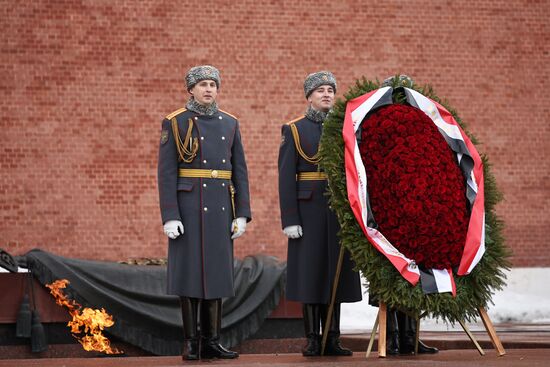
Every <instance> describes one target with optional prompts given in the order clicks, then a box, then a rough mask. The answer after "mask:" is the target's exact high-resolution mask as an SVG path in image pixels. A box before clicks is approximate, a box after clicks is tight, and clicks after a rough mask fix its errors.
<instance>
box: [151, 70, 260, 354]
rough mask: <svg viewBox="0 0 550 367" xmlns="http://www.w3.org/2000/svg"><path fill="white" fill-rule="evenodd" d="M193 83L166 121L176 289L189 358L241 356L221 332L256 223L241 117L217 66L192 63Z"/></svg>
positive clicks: (164, 184) (164, 202)
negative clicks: (224, 96)
mask: <svg viewBox="0 0 550 367" xmlns="http://www.w3.org/2000/svg"><path fill="white" fill-rule="evenodd" d="M185 81H186V85H187V90H188V92H189V94H190V99H189V101H188V103H187V105H186V106H185V108H181V109H179V110H177V111H174V112H173V113H171V114H169V115H168V116H166V118H165V119H164V121H163V122H162V130H161V137H160V149H159V160H158V187H159V198H160V210H161V216H162V222H163V225H164V232H165V234H166V235H167V236H168V237H169V241H168V282H167V284H168V294H172V295H177V296H180V300H181V305H182V318H183V328H184V339H185V342H184V348H183V353H182V356H183V358H184V359H199V358H236V357H237V356H238V354H237V353H235V352H231V351H228V350H226V349H225V348H223V347H222V346H221V345H219V334H220V328H221V312H222V310H221V298H222V297H231V296H233V295H234V289H233V240H234V239H235V238H237V237H239V236H241V235H242V234H243V233H244V231H245V229H246V224H247V222H249V221H250V220H251V213H250V202H249V198H250V196H249V188H248V173H247V168H246V162H245V155H244V151H243V145H242V142H241V134H240V131H239V122H238V121H237V119H236V118H235V116H233V115H231V114H229V113H227V112H224V111H221V110H219V109H218V106H217V104H216V97H217V93H218V90H219V87H220V75H219V71H218V70H217V69H216V68H214V67H212V66H209V65H204V66H197V67H194V68H191V69H190V70H189V71H188V73H187V75H186V77H185ZM199 308H200V315H201V320H200V330H201V334H202V335H200V336H201V337H199V332H198V325H199V320H197V314H198V310H199Z"/></svg>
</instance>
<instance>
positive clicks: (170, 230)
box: [164, 220, 183, 240]
mask: <svg viewBox="0 0 550 367" xmlns="http://www.w3.org/2000/svg"><path fill="white" fill-rule="evenodd" d="M164 234H165V235H167V236H168V237H169V238H171V239H173V240H175V239H176V238H177V237H178V236H179V235H180V234H183V223H182V222H180V221H179V220H169V221H168V222H166V223H164Z"/></svg>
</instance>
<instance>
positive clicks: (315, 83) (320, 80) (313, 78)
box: [304, 71, 336, 98]
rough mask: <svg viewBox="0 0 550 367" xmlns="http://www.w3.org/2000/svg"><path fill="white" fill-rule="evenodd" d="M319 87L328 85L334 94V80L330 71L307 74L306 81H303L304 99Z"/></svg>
mask: <svg viewBox="0 0 550 367" xmlns="http://www.w3.org/2000/svg"><path fill="white" fill-rule="evenodd" d="M321 85H330V86H331V87H332V88H333V89H334V93H336V78H335V77H334V75H332V73H331V72H330V71H318V72H316V73H312V74H309V75H308V76H307V78H306V80H304V94H305V95H306V98H308V97H309V95H310V94H311V92H313V91H314V90H315V89H317V88H319V87H320V86H321Z"/></svg>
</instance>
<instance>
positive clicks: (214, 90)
mask: <svg viewBox="0 0 550 367" xmlns="http://www.w3.org/2000/svg"><path fill="white" fill-rule="evenodd" d="M189 93H190V94H191V95H192V96H193V97H195V101H197V102H199V103H200V104H202V105H203V106H208V105H209V104H212V102H214V101H215V100H216V97H217V96H218V87H217V85H216V82H215V81H213V80H201V81H200V82H198V83H197V84H195V85H194V86H193V88H191V89H190V90H189Z"/></svg>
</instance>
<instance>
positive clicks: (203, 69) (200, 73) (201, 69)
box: [185, 65, 221, 91]
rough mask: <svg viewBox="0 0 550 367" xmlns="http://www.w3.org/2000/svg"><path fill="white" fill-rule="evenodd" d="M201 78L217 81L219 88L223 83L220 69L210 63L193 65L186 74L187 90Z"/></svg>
mask: <svg viewBox="0 0 550 367" xmlns="http://www.w3.org/2000/svg"><path fill="white" fill-rule="evenodd" d="M201 80H213V81H215V82H216V86H217V87H218V89H219V88H220V85H221V79H220V71H219V70H218V69H216V68H215V67H213V66H210V65H200V66H194V67H192V68H191V69H189V71H188V72H187V74H185V84H186V85H187V90H188V91H189V90H190V89H191V88H193V86H194V85H195V84H197V83H198V82H200V81H201Z"/></svg>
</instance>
